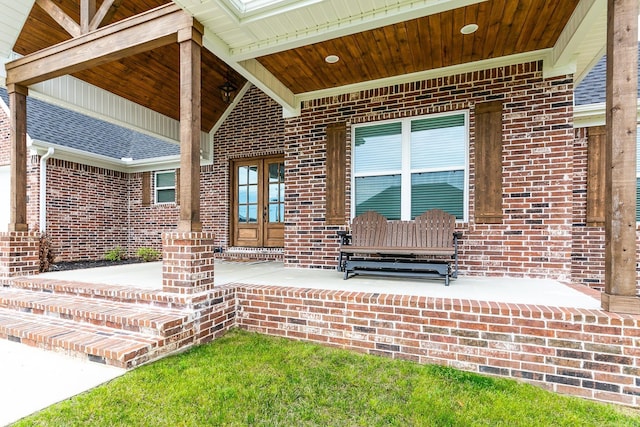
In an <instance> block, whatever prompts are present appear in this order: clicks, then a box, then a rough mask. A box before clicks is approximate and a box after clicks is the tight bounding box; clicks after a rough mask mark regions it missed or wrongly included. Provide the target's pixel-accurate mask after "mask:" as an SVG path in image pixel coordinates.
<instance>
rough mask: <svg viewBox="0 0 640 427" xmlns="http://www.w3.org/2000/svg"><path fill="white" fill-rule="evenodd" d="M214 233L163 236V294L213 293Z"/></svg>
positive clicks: (171, 233)
mask: <svg viewBox="0 0 640 427" xmlns="http://www.w3.org/2000/svg"><path fill="white" fill-rule="evenodd" d="M213 249H214V247H213V233H203V232H170V233H163V234H162V290H163V291H165V292H174V293H179V294H195V293H198V292H204V291H208V290H210V289H213V260H214V258H213Z"/></svg>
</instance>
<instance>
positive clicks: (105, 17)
mask: <svg viewBox="0 0 640 427" xmlns="http://www.w3.org/2000/svg"><path fill="white" fill-rule="evenodd" d="M121 4H122V0H104V2H102V5H100V9H98V11H97V12H96V14H95V15H94V17H93V19H91V23H90V24H89V31H94V30H97V29H98V27H99V26H100V25H102V23H105V24H108V23H109V22H111V20H112V19H113V15H115V14H116V11H117V10H118V8H119V7H120V5H121Z"/></svg>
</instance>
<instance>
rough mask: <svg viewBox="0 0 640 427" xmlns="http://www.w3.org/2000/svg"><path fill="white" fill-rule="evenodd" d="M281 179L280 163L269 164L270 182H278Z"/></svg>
mask: <svg viewBox="0 0 640 427" xmlns="http://www.w3.org/2000/svg"><path fill="white" fill-rule="evenodd" d="M279 180H280V163H270V164H269V182H278V181H279Z"/></svg>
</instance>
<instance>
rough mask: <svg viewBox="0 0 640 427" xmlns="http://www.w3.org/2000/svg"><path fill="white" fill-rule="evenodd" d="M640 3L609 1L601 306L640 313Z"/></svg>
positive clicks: (618, 0)
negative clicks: (639, 205) (639, 289)
mask: <svg viewBox="0 0 640 427" xmlns="http://www.w3.org/2000/svg"><path fill="white" fill-rule="evenodd" d="M637 49H638V1H637V0H609V2H608V10H607V95H606V114H607V119H606V123H607V139H606V145H607V147H606V160H605V162H606V184H605V185H606V191H605V194H606V203H605V205H606V212H605V292H604V293H603V295H602V300H601V303H602V308H603V309H605V310H616V311H623V312H626V313H633V314H640V298H638V297H636V284H637V273H636V262H637V260H636V133H637V131H636V126H637V122H636V118H637V93H638V50H637Z"/></svg>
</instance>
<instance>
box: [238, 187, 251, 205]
mask: <svg viewBox="0 0 640 427" xmlns="http://www.w3.org/2000/svg"><path fill="white" fill-rule="evenodd" d="M248 201H249V199H248V197H247V187H246V186H245V185H243V186H241V187H238V203H243V204H245V203H247V202H248Z"/></svg>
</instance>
